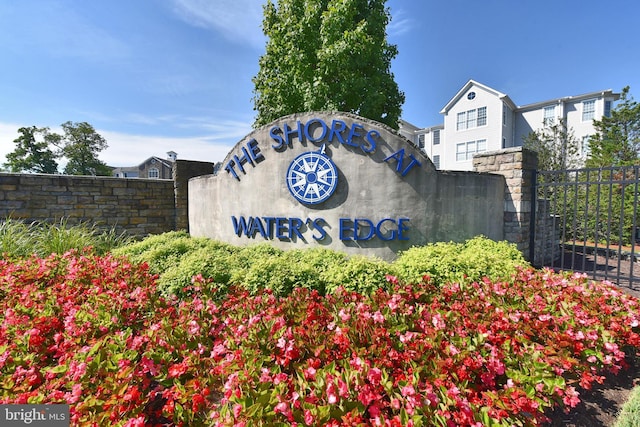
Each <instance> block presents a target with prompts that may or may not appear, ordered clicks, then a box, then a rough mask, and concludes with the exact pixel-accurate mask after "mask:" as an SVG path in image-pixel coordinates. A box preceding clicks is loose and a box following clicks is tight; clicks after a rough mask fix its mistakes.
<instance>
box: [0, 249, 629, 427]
mask: <svg viewBox="0 0 640 427" xmlns="http://www.w3.org/2000/svg"><path fill="white" fill-rule="evenodd" d="M389 281H390V282H391V284H392V285H394V288H393V289H394V291H393V292H383V291H378V292H376V293H374V294H372V295H370V296H365V295H361V294H357V293H352V292H347V291H343V290H339V291H338V292H336V293H335V294H333V295H329V296H326V297H324V296H321V295H319V294H317V293H316V292H314V291H308V290H304V289H298V290H296V291H294V293H293V294H292V295H290V296H288V297H282V298H276V297H275V296H273V295H271V294H269V293H260V294H258V295H255V296H251V295H249V294H248V293H247V292H245V291H242V290H241V289H236V290H233V291H231V292H229V293H227V294H225V296H224V299H220V298H219V296H218V295H216V293H215V286H214V284H212V283H209V282H208V281H206V280H204V279H203V278H202V277H195V278H194V282H193V286H192V287H191V288H190V289H186V290H185V292H184V294H185V295H186V296H185V297H184V298H183V299H182V300H177V299H165V298H162V297H160V296H159V294H158V292H157V291H156V285H155V276H152V275H150V274H149V273H148V272H147V270H146V266H144V265H142V266H138V265H131V264H129V263H127V262H126V261H125V260H124V259H122V258H114V257H111V256H104V257H98V256H92V255H82V254H77V253H67V254H65V255H64V256H51V257H49V258H45V259H41V258H36V257H33V258H30V259H26V260H23V261H16V262H13V263H12V262H8V261H0V305H1V307H0V309H1V310H2V313H3V320H2V324H1V325H0V382H1V383H2V391H1V392H0V393H1V394H0V403H27V402H28V403H69V404H70V406H71V415H72V424H73V425H96V426H102V425H127V426H136V425H140V426H142V425H154V424H155V425H184V426H198V425H221V426H222V425H235V426H260V425H264V426H267V425H268V426H271V425H299V426H316V425H329V426H356V425H389V426H400V425H413V426H420V425H425V426H427V425H442V426H446V425H451V426H465V425H467V426H481V425H504V426H507V425H514V424H515V425H538V424H540V423H542V422H543V421H544V420H545V417H544V411H545V410H547V409H549V408H551V407H553V406H555V405H564V406H566V407H567V408H571V407H572V406H575V405H576V404H577V402H578V401H579V395H578V393H577V392H576V389H575V387H576V386H577V385H578V384H579V385H580V386H582V387H584V388H589V387H590V386H591V384H592V383H593V382H600V381H602V379H603V377H602V375H604V374H605V373H607V372H616V371H618V370H619V369H621V368H623V367H624V366H625V360H624V358H625V351H629V352H631V351H632V352H634V355H635V351H636V350H637V348H638V346H639V345H640V335H638V331H639V329H638V326H639V321H640V313H639V309H638V301H637V300H636V299H633V298H631V297H628V296H625V295H623V294H621V293H620V292H619V291H617V290H615V289H614V288H613V287H610V286H606V285H604V284H596V283H593V282H589V281H588V279H586V278H585V277H582V276H580V275H574V276H572V277H570V278H565V277H563V276H560V275H557V274H554V273H551V272H548V271H534V270H523V271H520V273H519V274H518V276H517V277H516V278H515V279H514V280H512V281H509V282H496V283H494V282H490V281H484V282H480V283H473V284H469V285H458V284H450V285H445V286H442V287H436V286H434V285H432V284H431V283H430V282H429V281H428V280H425V281H424V282H423V283H419V284H414V285H411V286H403V285H402V284H399V283H397V281H396V280H395V278H394V277H389Z"/></svg>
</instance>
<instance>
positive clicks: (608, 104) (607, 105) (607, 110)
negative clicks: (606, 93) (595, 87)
mask: <svg viewBox="0 0 640 427" xmlns="http://www.w3.org/2000/svg"><path fill="white" fill-rule="evenodd" d="M604 116H605V117H611V101H604Z"/></svg>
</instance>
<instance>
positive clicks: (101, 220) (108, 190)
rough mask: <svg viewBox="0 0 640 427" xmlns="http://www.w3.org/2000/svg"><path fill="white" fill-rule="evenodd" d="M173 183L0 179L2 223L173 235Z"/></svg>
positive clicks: (34, 177) (67, 178)
mask: <svg viewBox="0 0 640 427" xmlns="http://www.w3.org/2000/svg"><path fill="white" fill-rule="evenodd" d="M175 211H176V209H175V202H174V189H173V181H171V180H150V179H137V178H112V177H93V176H68V175H40V174H38V175H36V174H33V175H32V174H6V173H0V218H6V217H11V218H14V219H20V220H24V221H27V222H32V221H43V222H58V221H60V220H62V219H65V220H66V221H67V223H69V224H78V223H81V222H86V223H90V224H96V225H98V226H104V227H105V228H111V227H115V229H116V231H118V232H122V231H127V232H128V233H130V234H132V235H138V236H145V235H148V234H155V233H162V232H165V231H168V230H174V229H175V225H176V223H175Z"/></svg>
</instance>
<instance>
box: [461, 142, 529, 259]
mask: <svg viewBox="0 0 640 427" xmlns="http://www.w3.org/2000/svg"><path fill="white" fill-rule="evenodd" d="M537 165H538V156H537V154H536V153H535V152H534V151H531V150H527V149H524V148H522V147H514V148H507V149H505V150H501V151H492V152H486V153H480V154H476V155H475V156H474V157H473V169H474V171H476V172H488V173H493V174H498V175H502V176H504V178H505V182H506V186H505V194H504V238H505V240H507V241H509V242H511V243H515V244H516V245H517V247H518V249H519V250H520V252H522V254H523V255H524V256H525V258H526V259H527V260H529V257H530V253H529V239H530V235H531V230H530V228H531V206H532V204H531V201H532V200H533V192H534V188H533V174H534V172H535V170H536V168H537ZM529 261H531V260H529Z"/></svg>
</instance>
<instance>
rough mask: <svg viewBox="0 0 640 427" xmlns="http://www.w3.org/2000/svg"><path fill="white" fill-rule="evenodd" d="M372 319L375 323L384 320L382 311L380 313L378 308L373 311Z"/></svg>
mask: <svg viewBox="0 0 640 427" xmlns="http://www.w3.org/2000/svg"><path fill="white" fill-rule="evenodd" d="M373 321H374V322H375V323H383V322H384V316H383V315H382V313H380V310H378V311H376V312H375V313H373Z"/></svg>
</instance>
